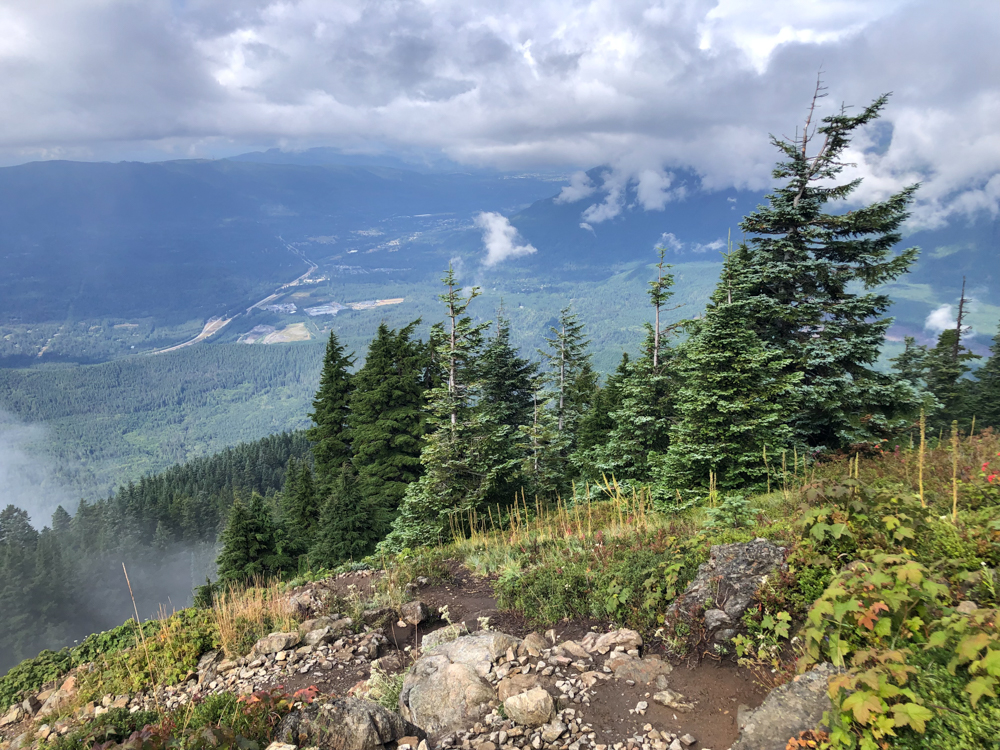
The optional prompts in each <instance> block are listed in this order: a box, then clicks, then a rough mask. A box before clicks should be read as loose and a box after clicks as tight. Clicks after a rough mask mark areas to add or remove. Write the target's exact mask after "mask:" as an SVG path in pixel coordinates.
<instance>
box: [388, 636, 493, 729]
mask: <svg viewBox="0 0 1000 750" xmlns="http://www.w3.org/2000/svg"><path fill="white" fill-rule="evenodd" d="M496 697H497V695H496V691H494V689H493V686H492V685H490V683H488V682H487V681H486V680H484V679H483V677H482V676H481V675H480V674H479V673H478V672H477V671H476V669H475V667H473V666H471V665H469V664H464V663H454V662H452V661H451V659H449V658H448V656H447V655H446V654H442V653H438V652H437V651H434V652H432V653H430V654H428V655H427V656H423V657H421V658H420V659H418V660H417V662H416V664H414V665H413V667H412V669H410V672H409V673H408V674H407V675H406V678H405V680H404V681H403V690H402V692H401V693H400V696H399V710H400V713H401V714H402V715H403V718H404V719H406V720H407V721H410V722H412V723H414V724H416V725H417V726H419V727H421V728H423V729H424V730H425V731H426V732H427V733H428V734H429V735H431V736H432V737H435V736H438V735H441V734H444V733H446V732H454V731H457V730H459V729H462V728H464V727H469V726H472V725H473V724H475V723H476V722H477V721H479V719H480V718H482V717H483V716H484V715H485V714H486V713H487V712H488V711H489V709H490V706H491V704H492V703H494V702H495V701H496Z"/></svg>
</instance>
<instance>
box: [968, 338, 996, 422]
mask: <svg viewBox="0 0 1000 750" xmlns="http://www.w3.org/2000/svg"><path fill="white" fill-rule="evenodd" d="M973 393H974V394H975V401H974V405H975V409H974V412H973V416H975V417H976V424H979V425H982V426H983V427H993V428H994V429H997V430H1000V327H998V329H997V333H996V335H995V336H994V337H993V344H992V346H990V358H989V359H987V360H986V363H985V364H984V365H983V366H982V367H980V368H979V370H978V371H977V372H976V382H975V386H974V390H973Z"/></svg>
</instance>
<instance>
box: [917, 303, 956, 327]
mask: <svg viewBox="0 0 1000 750" xmlns="http://www.w3.org/2000/svg"><path fill="white" fill-rule="evenodd" d="M956 325H958V321H957V320H956V319H955V314H954V312H952V307H951V305H941V307H938V308H937V309H935V310H931V313H930V315H928V316H927V320H925V321H924V328H925V329H926V330H928V331H932V332H933V333H941V332H942V331H946V330H948V329H949V328H954V327H955V326H956Z"/></svg>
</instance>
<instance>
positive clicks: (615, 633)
mask: <svg viewBox="0 0 1000 750" xmlns="http://www.w3.org/2000/svg"><path fill="white" fill-rule="evenodd" d="M616 646H621V647H622V648H624V649H625V650H626V651H630V650H631V649H638V648H642V636H641V635H639V634H638V633H637V632H635V631H634V630H629V629H628V628H621V629H620V630H612V631H611V632H610V633H604V634H603V635H602V636H600V637H599V638H598V639H597V642H596V643H595V644H594V650H595V651H597V653H599V654H606V653H608V651H611V650H612V649H613V648H615V647H616Z"/></svg>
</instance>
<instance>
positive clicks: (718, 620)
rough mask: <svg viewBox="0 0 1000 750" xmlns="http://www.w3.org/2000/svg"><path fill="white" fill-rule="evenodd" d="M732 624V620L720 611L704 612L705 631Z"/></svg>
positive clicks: (710, 610)
mask: <svg viewBox="0 0 1000 750" xmlns="http://www.w3.org/2000/svg"><path fill="white" fill-rule="evenodd" d="M732 624H733V621H732V619H730V617H729V615H727V614H726V613H725V612H723V611H722V610H721V609H709V610H706V611H705V630H718V629H719V628H721V627H723V626H724V625H732Z"/></svg>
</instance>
